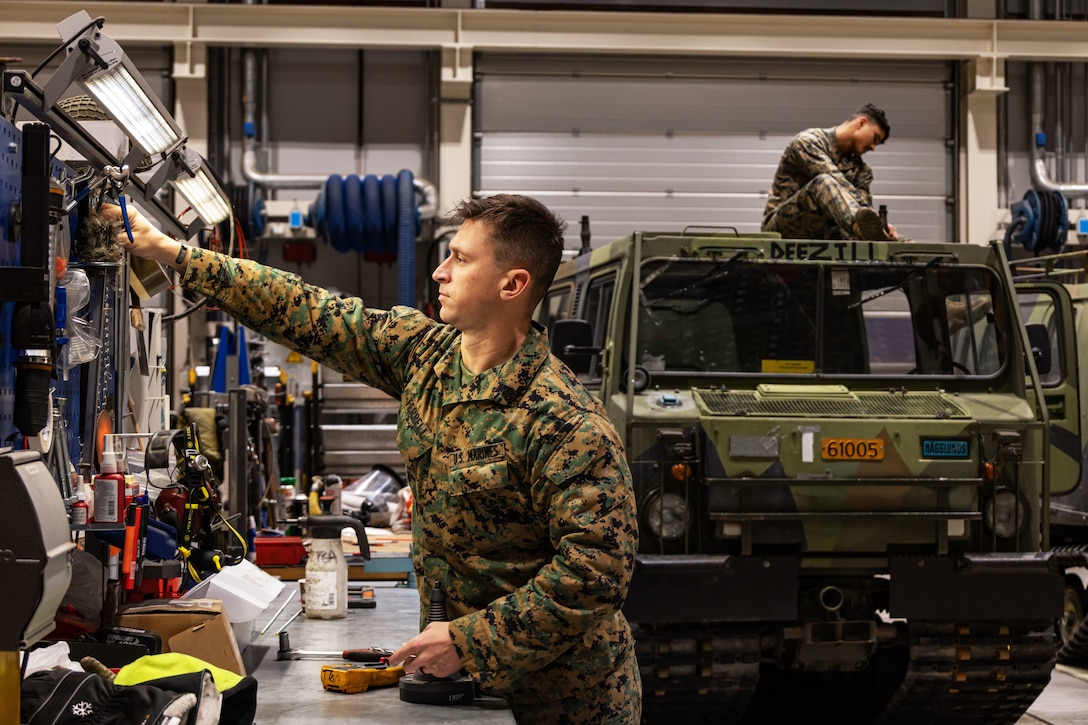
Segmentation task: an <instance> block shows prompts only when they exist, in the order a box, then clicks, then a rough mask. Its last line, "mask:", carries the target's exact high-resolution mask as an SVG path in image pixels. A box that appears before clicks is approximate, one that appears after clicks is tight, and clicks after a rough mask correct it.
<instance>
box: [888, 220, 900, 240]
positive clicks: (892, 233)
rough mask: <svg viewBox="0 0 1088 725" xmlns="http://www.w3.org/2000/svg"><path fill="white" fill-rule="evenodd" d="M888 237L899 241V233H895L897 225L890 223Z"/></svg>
mask: <svg viewBox="0 0 1088 725" xmlns="http://www.w3.org/2000/svg"><path fill="white" fill-rule="evenodd" d="M888 235H889V236H891V238H892V239H899V232H897V231H895V225H894V224H892V223H891V222H889V223H888Z"/></svg>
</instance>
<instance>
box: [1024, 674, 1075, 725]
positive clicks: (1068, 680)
mask: <svg viewBox="0 0 1088 725" xmlns="http://www.w3.org/2000/svg"><path fill="white" fill-rule="evenodd" d="M1086 723H1088V670H1083V669H1078V668H1073V667H1065V666H1064V665H1059V666H1058V669H1057V670H1055V672H1054V674H1053V675H1051V677H1050V684H1049V685H1048V686H1047V688H1046V690H1044V691H1043V694H1042V695H1040V696H1039V699H1037V700H1036V701H1035V702H1034V703H1033V704H1032V706H1031V707H1030V708H1029V709H1028V712H1027V714H1026V715H1024V717H1022V718H1020V720H1019V721H1017V725H1086Z"/></svg>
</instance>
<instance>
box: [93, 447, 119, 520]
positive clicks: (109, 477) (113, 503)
mask: <svg viewBox="0 0 1088 725" xmlns="http://www.w3.org/2000/svg"><path fill="white" fill-rule="evenodd" d="M108 443H109V442H108V441H107V445H105V446H103V447H102V448H103V449H102V461H101V463H100V464H99V468H100V469H101V472H100V473H99V474H98V475H97V476H95V477H94V522H95V523H96V524H119V523H121V521H123V518H122V517H123V516H124V509H123V508H122V506H121V504H122V503H123V502H124V495H125V476H124V474H122V473H121V467H120V463H119V462H118V461H117V453H116V452H115V451H114V450H113V448H112V447H111V446H110V445H108Z"/></svg>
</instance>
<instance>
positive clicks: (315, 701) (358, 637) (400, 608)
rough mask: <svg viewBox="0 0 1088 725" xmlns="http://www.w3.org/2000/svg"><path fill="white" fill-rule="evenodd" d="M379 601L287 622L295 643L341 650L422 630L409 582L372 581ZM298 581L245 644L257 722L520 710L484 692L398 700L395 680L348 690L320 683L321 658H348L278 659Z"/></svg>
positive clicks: (482, 715)
mask: <svg viewBox="0 0 1088 725" xmlns="http://www.w3.org/2000/svg"><path fill="white" fill-rule="evenodd" d="M367 584H368V585H370V586H373V587H374V599H375V600H376V601H377V606H376V607H375V608H373V609H349V610H348V614H347V616H346V617H345V618H343V619H332V620H320V619H306V617H305V615H302V616H299V617H298V618H296V619H295V620H294V621H293V622H291V624H290V625H289V626H288V627H287V632H288V633H289V635H290V644H291V647H292V648H296V649H300V650H315V651H330V650H331V651H340V650H344V649H351V648H363V647H384V648H386V649H394V650H395V649H396V648H397V647H399V646H400V645H401V644H402V643H403V642H405V641H407V640H408V639H410V638H411V637H413V636H415V635H416V634H417V633H418V632H419V593H418V592H417V591H416V590H415V589H413V588H408V587H403V586H393V585H382V584H381V583H375V582H368V583H367ZM288 599H290V600H292V601H291V602H290V603H289V604H288V605H287V607H286V609H284V612H283V614H282V615H281V616H280V618H279V620H278V621H277V622H276V623H274V624H273V626H272V627H271V628H269V629H268V631H267V632H266V633H265V634H264V635H263V636H261V635H259V634H258V633H259V631H260V630H261V628H263V627H264V626H265V625H266V624H267V623H268V621H269V619H271V618H272V615H273V614H275V612H276V611H277V610H279V609H280V607H281V606H282V605H283V603H284V602H285V601H287V600H288ZM297 600H298V586H297V584H295V583H294V582H289V583H288V585H287V586H286V587H284V591H282V592H280V595H279V597H277V598H276V600H275V601H273V602H272V603H271V604H270V605H269V606H268V607H267V608H266V609H265V611H264V612H263V613H262V614H261V615H260V616H259V617H257V619H256V620H255V621H254V632H253V636H252V640H251V643H250V645H249V646H248V647H247V648H246V649H245V651H244V652H243V660H244V661H245V665H246V671H247V672H249V674H251V675H253V676H254V677H255V678H257V682H258V686H257V718H256V723H257V725H276V724H278V723H290V725H305V724H306V723H322V724H323V725H334V724H335V723H352V724H353V725H356V724H358V723H363V722H368V723H402V722H403V723H407V722H417V723H436V724H438V723H481V724H482V725H487V724H489V723H493V724H495V725H500V724H501V725H510V724H511V723H513V722H514V716H513V714H512V713H511V712H510V709H509V707H508V706H507V705H506V703H505V701H503V700H499V699H497V698H484V699H482V700H479V701H477V702H476V703H475V704H472V705H449V706H436V705H414V704H411V703H407V702H402V701H401V700H400V691H399V689H398V688H397V687H380V688H377V689H373V690H370V691H368V692H363V693H358V694H353V695H344V694H341V693H337V692H327V691H325V690H324V689H322V687H321V675H320V673H321V666H322V665H325V664H334V663H339V662H342V660H337V659H329V660H327V661H326V660H285V661H277V659H276V652H277V650H278V648H279V642H278V638H277V637H276V636H275V632H276V631H277V630H278V629H279V628H280V626H282V624H283V623H284V622H286V621H287V619H288V618H289V617H290V616H291V615H292V614H294V613H295V612H296V611H297V610H298V606H297V604H296V602H297Z"/></svg>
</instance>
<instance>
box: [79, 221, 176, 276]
mask: <svg viewBox="0 0 1088 725" xmlns="http://www.w3.org/2000/svg"><path fill="white" fill-rule="evenodd" d="M126 211H127V213H128V223H129V227H131V229H132V240H131V241H129V238H128V233H127V232H125V231H124V230H123V229H122V230H121V231H120V232H119V233H118V234H117V243H118V244H120V245H121V248H122V249H124V250H125V251H126V252H128V253H129V254H131V255H132V256H134V257H144V258H146V259H154V260H155V261H157V262H161V263H162V264H165V265H166V266H168V267H173V268H174V269H176V270H178V271H179V272H184V271H185V265H186V264H187V263H188V261H189V260H188V255H186V258H185V259H183V260H182V263H181V264H177V263H176V260H177V257H178V252H180V251H181V243H180V242H178V241H175V240H173V239H171V238H170V237H168V236H166V235H165V234H163V233H162V232H161V231H159V230H158V229H156V228H155V227H154V226H153V225H152V224H151V222H149V221H148V220H147V219H146V218H144V216H143V215H142V214H140V212H138V211H136V210H135V209H134V208H132V206H131V205H129V206H127V207H126ZM98 216H99V217H100V218H102V219H105V220H107V221H111V222H118V223H123V222H124V217H123V215H122V214H121V207H119V206H114V205H112V204H103V205H102V208H101V209H100V210H99V211H98Z"/></svg>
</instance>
